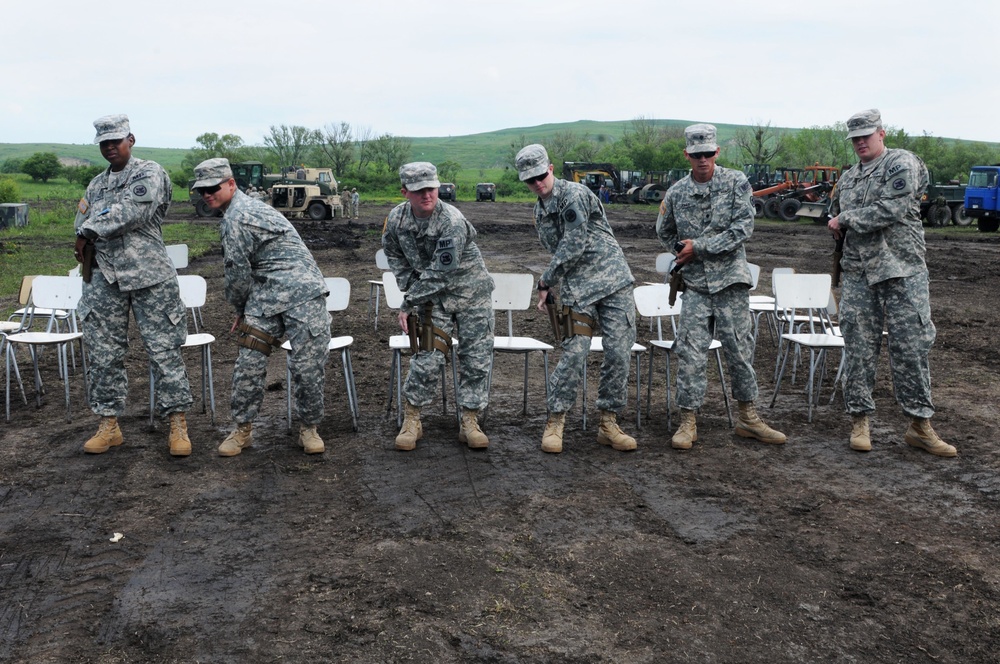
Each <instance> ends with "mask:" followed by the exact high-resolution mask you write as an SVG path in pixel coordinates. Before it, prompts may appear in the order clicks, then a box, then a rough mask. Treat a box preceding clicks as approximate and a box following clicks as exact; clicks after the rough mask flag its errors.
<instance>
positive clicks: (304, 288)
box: [219, 191, 327, 318]
mask: <svg viewBox="0 0 1000 664" xmlns="http://www.w3.org/2000/svg"><path fill="white" fill-rule="evenodd" d="M219 235H220V236H221V238H222V253H223V256H224V258H225V268H226V281H225V290H226V300H228V301H229V303H230V304H231V305H233V307H234V308H235V309H236V313H237V314H239V315H241V316H242V315H244V314H249V315H251V316H257V317H261V318H267V317H270V316H274V315H276V314H280V313H282V312H284V311H287V310H288V309H291V308H292V307H294V306H296V305H298V304H302V303H303V302H308V301H309V300H312V299H314V298H316V297H318V296H320V295H323V294H325V293H326V292H327V289H326V282H325V281H323V273H322V272H320V270H319V266H318V265H316V260H315V259H314V258H313V255H312V253H310V251H309V249H308V248H307V247H306V245H305V243H304V242H303V241H302V238H301V237H299V233H298V231H296V230H295V227H294V226H292V224H291V222H290V221H288V220H287V219H285V217H284V216H283V215H282V214H281V213H280V212H278V211H277V210H275V209H274V208H272V207H271V206H270V205H268V204H267V203H264V202H262V201H258V200H254V199H252V198H250V197H249V196H247V195H246V194H244V193H243V192H241V191H237V192H235V193H234V194H233V199H232V201H231V202H230V203H229V207H228V209H226V214H225V216H223V217H222V223H221V225H220V226H219Z"/></svg>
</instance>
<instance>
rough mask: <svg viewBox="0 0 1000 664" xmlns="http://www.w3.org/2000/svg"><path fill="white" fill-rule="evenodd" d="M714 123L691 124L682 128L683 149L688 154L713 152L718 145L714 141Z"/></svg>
mask: <svg viewBox="0 0 1000 664" xmlns="http://www.w3.org/2000/svg"><path fill="white" fill-rule="evenodd" d="M715 134H716V130H715V125H710V124H693V125H691V126H690V127H688V128H686V129H685V130H684V143H685V146H686V147H685V150H686V151H687V153H688V154H698V153H699V152H715V151H716V150H718V149H719V146H718V145H717V144H716V142H715Z"/></svg>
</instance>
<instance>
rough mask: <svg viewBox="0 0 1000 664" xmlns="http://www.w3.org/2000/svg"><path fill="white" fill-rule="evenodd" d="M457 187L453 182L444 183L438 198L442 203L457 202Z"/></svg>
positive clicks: (439, 190)
mask: <svg viewBox="0 0 1000 664" xmlns="http://www.w3.org/2000/svg"><path fill="white" fill-rule="evenodd" d="M455 189H457V187H455V185H454V184H452V183H451V182H442V183H441V186H440V187H439V188H438V198H439V199H440V200H442V201H451V202H452V203H454V202H455Z"/></svg>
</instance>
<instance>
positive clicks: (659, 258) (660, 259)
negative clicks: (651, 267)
mask: <svg viewBox="0 0 1000 664" xmlns="http://www.w3.org/2000/svg"><path fill="white" fill-rule="evenodd" d="M676 258H677V257H676V256H674V255H673V254H671V253H662V254H657V255H656V271H657V272H659V273H660V274H666V273H667V272H670V268H672V267H673V266H674V260H675V259H676Z"/></svg>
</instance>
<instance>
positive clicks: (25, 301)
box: [0, 274, 76, 366]
mask: <svg viewBox="0 0 1000 664" xmlns="http://www.w3.org/2000/svg"><path fill="white" fill-rule="evenodd" d="M35 276H36V275H33V274H31V275H25V276H24V277H21V288H20V290H19V291H18V299H17V301H18V304H19V305H21V306H20V308H19V309H18V310H17V311H15V312H14V313H13V314H11V315H10V317H9V318H8V319H7V321H6V322H5V323H4V324H2V325H0V331H2V332H7V333H8V334H9V333H11V332H14V331H24V330H27V329H29V328H31V327H32V326H33V325H34V323H35V319H38V320H39V321H41V322H45V331H46V332H52V331H53V328H55V331H56V332H59V331H60V323H61V322H63V321H65V320H67V319H68V318H69V317H70V313H69V311H66V310H65V309H52V308H49V307H42V306H38V304H37V303H36V302H35V301H34V300H33V299H32V296H31V288H32V284H33V283H34V280H35ZM70 276H73V275H70ZM71 329H73V328H72V326H71ZM75 364H76V363H75V362H74V366H75Z"/></svg>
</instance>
